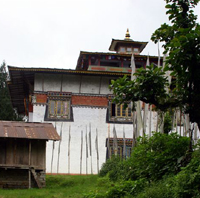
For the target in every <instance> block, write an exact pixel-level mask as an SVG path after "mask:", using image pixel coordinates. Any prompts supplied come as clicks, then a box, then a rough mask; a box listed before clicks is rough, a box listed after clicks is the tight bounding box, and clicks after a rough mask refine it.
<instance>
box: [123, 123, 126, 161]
mask: <svg viewBox="0 0 200 198" xmlns="http://www.w3.org/2000/svg"><path fill="white" fill-rule="evenodd" d="M123 159H126V139H125V128H124V125H123Z"/></svg>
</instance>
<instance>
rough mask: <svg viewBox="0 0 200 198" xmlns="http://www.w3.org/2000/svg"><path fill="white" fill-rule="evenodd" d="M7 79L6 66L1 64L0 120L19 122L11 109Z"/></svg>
mask: <svg viewBox="0 0 200 198" xmlns="http://www.w3.org/2000/svg"><path fill="white" fill-rule="evenodd" d="M7 79H8V73H7V72H6V64H5V62H3V63H2V65H1V66H0V120H19V117H18V115H17V114H16V112H15V111H14V109H13V108H12V104H11V100H10V94H9V90H8V85H7Z"/></svg>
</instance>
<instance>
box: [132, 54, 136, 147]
mask: <svg viewBox="0 0 200 198" xmlns="http://www.w3.org/2000/svg"><path fill="white" fill-rule="evenodd" d="M134 73H135V60H134V55H133V54H132V56H131V80H134V79H135V76H134V75H133V74H134ZM133 105H134V104H133V102H131V108H132V109H133ZM132 114H133V144H132V147H135V144H136V138H137V135H136V133H137V131H136V130H135V123H136V112H135V111H133V112H132Z"/></svg>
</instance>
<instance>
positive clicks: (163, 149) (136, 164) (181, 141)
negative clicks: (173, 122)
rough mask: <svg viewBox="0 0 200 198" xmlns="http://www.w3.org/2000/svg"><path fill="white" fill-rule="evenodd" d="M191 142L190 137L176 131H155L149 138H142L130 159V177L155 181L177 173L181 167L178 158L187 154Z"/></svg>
mask: <svg viewBox="0 0 200 198" xmlns="http://www.w3.org/2000/svg"><path fill="white" fill-rule="evenodd" d="M189 143H190V139H189V138H187V137H181V136H179V135H178V134H176V133H172V134H170V135H167V134H161V133H154V135H153V136H152V137H151V138H149V139H147V138H140V139H139V140H138V143H137V146H136V147H135V149H134V151H133V153H132V155H131V158H130V159H129V161H130V162H131V169H132V170H133V171H132V172H133V175H130V177H131V178H132V179H135V178H146V179H148V180H149V181H154V180H158V179H161V178H162V177H163V176H164V175H166V174H167V175H169V174H173V173H175V172H176V171H178V167H179V163H178V159H179V158H180V157H182V156H184V155H185V154H186V151H187V149H188V147H189Z"/></svg>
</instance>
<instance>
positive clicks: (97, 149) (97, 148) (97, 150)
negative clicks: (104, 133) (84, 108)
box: [95, 129, 99, 174]
mask: <svg viewBox="0 0 200 198" xmlns="http://www.w3.org/2000/svg"><path fill="white" fill-rule="evenodd" d="M95 143H96V152H97V172H98V174H99V147H98V130H97V129H96V141H95Z"/></svg>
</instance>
